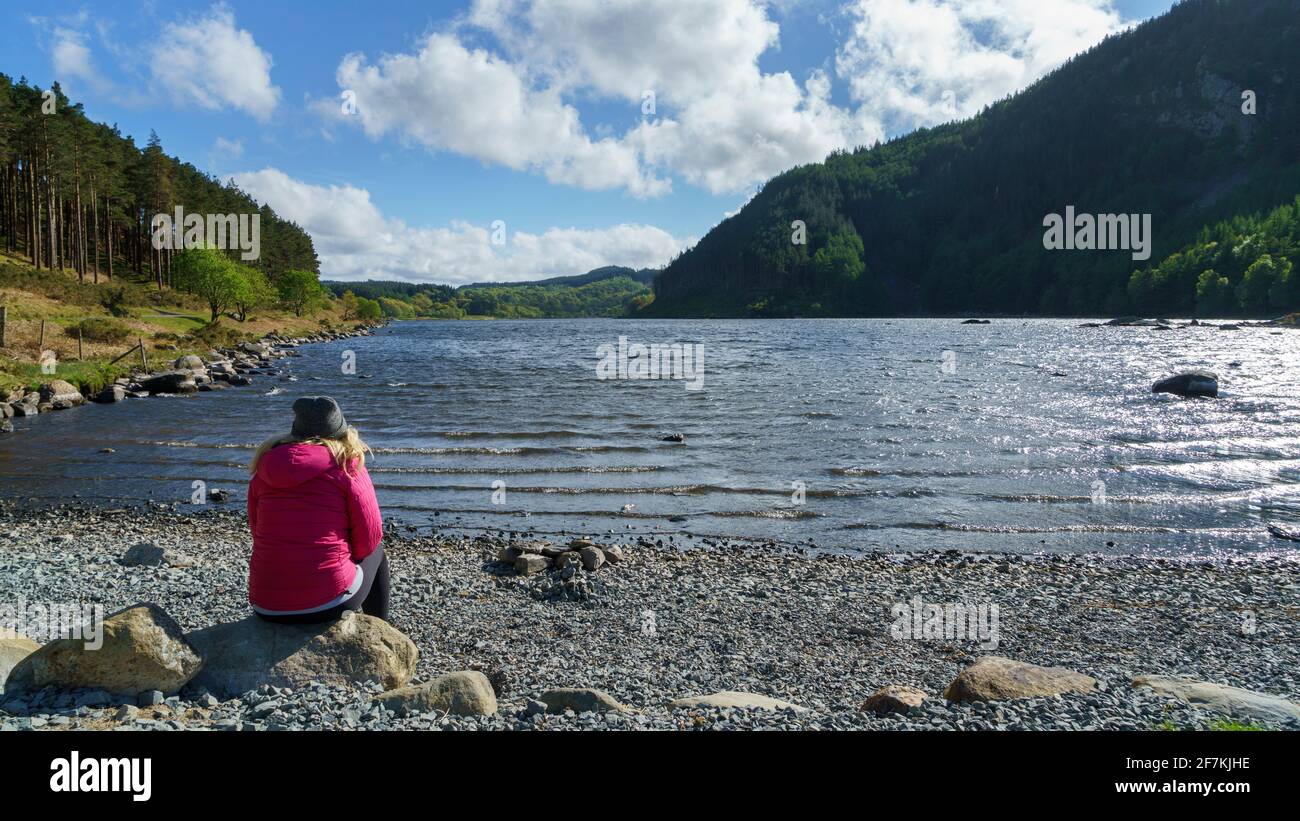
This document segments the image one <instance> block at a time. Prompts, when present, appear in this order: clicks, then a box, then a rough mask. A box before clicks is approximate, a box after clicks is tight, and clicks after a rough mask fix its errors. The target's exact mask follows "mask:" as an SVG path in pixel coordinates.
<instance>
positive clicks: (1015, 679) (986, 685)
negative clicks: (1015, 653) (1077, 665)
mask: <svg viewBox="0 0 1300 821" xmlns="http://www.w3.org/2000/svg"><path fill="white" fill-rule="evenodd" d="M1096 688H1097V680H1096V679H1094V678H1092V677H1091V676H1085V675H1083V674H1082V673H1076V672H1074V671H1073V670H1067V669H1065V668H1064V667H1039V666H1038V665H1037V664H1026V663H1024V662H1020V661H1012V660H1011V659H1007V658H1002V657H1001V656H984V657H983V658H980V659H978V660H976V662H975V663H974V664H972V665H971V666H969V667H967V668H966V669H965V670H962V671H961V672H960V673H958V674H957V678H955V679H953V680H952V683H951V684H949V685H948V689H946V690H944V691H943V697H944V698H946V699H948V700H949V701H1005V700H1009V699H1017V698H1034V697H1036V696H1059V695H1063V694H1065V693H1091V692H1092V691H1093V690H1095V689H1096Z"/></svg>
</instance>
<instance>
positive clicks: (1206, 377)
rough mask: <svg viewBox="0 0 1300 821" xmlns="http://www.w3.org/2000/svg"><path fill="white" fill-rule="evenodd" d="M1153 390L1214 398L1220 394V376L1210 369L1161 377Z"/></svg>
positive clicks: (1178, 394) (1155, 391) (1185, 395)
mask: <svg viewBox="0 0 1300 821" xmlns="http://www.w3.org/2000/svg"><path fill="white" fill-rule="evenodd" d="M1151 392H1152V393H1172V394H1174V395H1176V396H1184V397H1203V398H1207V399H1214V398H1216V397H1218V395H1219V377H1218V375H1216V374H1214V373H1211V372H1210V371H1188V372H1187V373H1180V374H1177V375H1175V376H1171V377H1169V378H1167V379H1161V380H1160V381H1159V382H1157V383H1155V384H1154V385H1152V386H1151Z"/></svg>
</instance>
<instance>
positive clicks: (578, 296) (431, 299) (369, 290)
mask: <svg viewBox="0 0 1300 821" xmlns="http://www.w3.org/2000/svg"><path fill="white" fill-rule="evenodd" d="M656 273H658V272H657V271H655V270H653V269H641V270H635V269H632V268H623V267H620V266H616V265H611V266H606V267H604V268H597V269H595V270H593V271H588V272H587V273H585V274H578V275H575V276H562V277H551V278H549V279H539V280H532V281H528V282H484V283H476V284H473V285H463V286H461V287H459V288H454V287H452V286H450V285H434V284H423V283H411V282H387V281H382V280H369V281H366V282H339V281H326V282H324V283H323V284H324V285H325V286H326V287H327V288H329V289H330V290H331V291H332V292H333V293H334V294H335V295H336V296H342V295H343V294H344V293H346V292H348V291H351V292H352V293H353V294H355V295H356V296H358V297H362V298H365V299H373V300H376V301H377V302H378V303H379V305H380V308H381V309H382V311H383V313H384V314H385V315H387V316H391V317H394V318H398V319H408V318H414V317H431V318H438V319H459V318H464V317H471V316H490V317H498V318H519V319H543V318H571V317H595V316H626V315H628V314H629V313H630V312H631V311H633V310H635V309H637V308H640V307H642V306H644V305H645V304H648V303H649V302H650V301H651V299H652V297H651V294H650V288H649V287H648V286H649V283H650V282H651V281H652V280H653V278H654V276H655V274H656Z"/></svg>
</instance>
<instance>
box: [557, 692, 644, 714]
mask: <svg viewBox="0 0 1300 821" xmlns="http://www.w3.org/2000/svg"><path fill="white" fill-rule="evenodd" d="M539 700H540V701H541V702H542V703H543V704H545V705H546V712H548V713H562V712H564V711H565V710H572V711H573V712H575V713H608V712H616V713H621V712H623V711H624V710H626V709H627V708H626V707H624V706H623V705H622V704H619V703H618V701H617V700H615V699H614V697H613V696H611V695H609V694H608V693H604V692H601V691H600V690H594V689H592V688H590V687H556V688H554V689H551V690H547V691H546V692H544V693H542V694H541V696H540V697H539Z"/></svg>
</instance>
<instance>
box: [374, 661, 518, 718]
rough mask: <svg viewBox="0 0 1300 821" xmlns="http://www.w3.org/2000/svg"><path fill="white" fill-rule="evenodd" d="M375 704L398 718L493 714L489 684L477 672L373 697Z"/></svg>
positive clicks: (449, 675) (494, 705)
mask: <svg viewBox="0 0 1300 821" xmlns="http://www.w3.org/2000/svg"><path fill="white" fill-rule="evenodd" d="M375 701H377V702H378V703H380V704H382V705H384V706H385V707H387V708H388V709H389V710H391V711H392V712H393V713H396V714H397V715H399V716H408V715H412V714H418V713H433V712H438V713H450V714H451V715H454V716H490V715H496V711H497V697H496V693H494V692H493V691H492V684H491V683H490V682H489V681H488V678H487V676H485V675H483V674H482V673H480V672H478V671H477V670H465V671H463V672H458V673H445V674H443V675H441V676H438V677H437V678H435V679H434V680H433V681H429V682H426V683H424V684H416V685H412V686H409V687H399V688H397V689H396V690H389V691H388V692H386V693H383V694H381V695H378V696H375Z"/></svg>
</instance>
